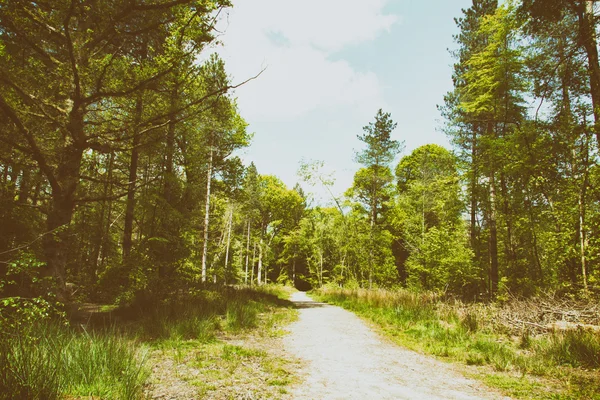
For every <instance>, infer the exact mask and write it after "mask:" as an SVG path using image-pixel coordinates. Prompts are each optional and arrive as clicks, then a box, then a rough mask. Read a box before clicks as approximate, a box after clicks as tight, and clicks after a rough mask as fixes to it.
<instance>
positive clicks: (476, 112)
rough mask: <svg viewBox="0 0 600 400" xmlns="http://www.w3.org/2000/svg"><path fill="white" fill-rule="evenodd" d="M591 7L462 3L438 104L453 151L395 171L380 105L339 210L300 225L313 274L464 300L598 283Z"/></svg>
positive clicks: (423, 150)
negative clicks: (449, 83) (445, 88)
mask: <svg viewBox="0 0 600 400" xmlns="http://www.w3.org/2000/svg"><path fill="white" fill-rule="evenodd" d="M596 11H597V5H596V2H595V1H579V0H553V1H533V0H525V1H523V2H516V1H506V2H502V3H499V2H498V1H492V0H474V1H473V2H472V6H471V7H470V8H468V9H465V10H463V11H462V15H461V16H460V17H459V18H456V19H455V22H456V25H457V27H458V28H459V33H458V34H457V35H456V36H455V38H454V39H455V42H456V45H457V48H456V49H455V50H454V51H452V55H453V56H454V59H455V64H454V67H453V71H452V78H453V82H454V89H453V90H452V91H451V92H449V93H448V94H447V95H446V96H445V97H444V102H443V104H442V105H440V106H439V110H440V112H441V114H442V115H443V117H444V119H445V125H444V130H445V132H446V133H447V135H448V137H449V138H450V139H451V141H452V144H453V147H454V149H453V150H454V151H453V152H450V151H448V150H446V149H444V148H442V147H440V146H437V145H426V146H422V147H420V148H418V149H416V150H414V151H413V152H412V153H411V154H410V155H407V156H405V157H403V158H401V160H400V162H399V163H398V164H397V165H392V160H393V159H394V156H396V155H397V153H398V150H399V146H400V143H398V142H395V141H394V140H392V139H391V135H390V133H391V131H393V130H394V129H395V128H396V124H395V123H394V122H393V121H392V120H391V116H390V115H389V114H387V113H383V112H382V111H381V110H380V111H379V113H378V114H377V116H376V118H375V122H373V123H371V124H369V125H367V126H366V127H365V128H364V131H365V133H364V134H363V135H360V136H359V139H360V140H361V141H363V142H364V144H365V148H364V149H363V150H362V151H360V152H358V153H357V154H356V160H357V161H358V162H359V163H360V164H361V166H362V168H361V169H360V170H359V171H358V172H357V173H356V175H355V177H354V183H353V185H352V187H351V188H350V189H349V190H348V191H347V192H346V193H345V196H344V199H341V200H342V202H345V203H344V205H343V207H341V208H337V207H336V208H329V209H314V210H311V211H310V212H309V217H308V218H310V220H311V223H310V224H309V223H305V225H302V226H301V227H300V228H299V229H300V231H301V234H300V237H303V238H304V240H305V242H307V243H311V244H312V245H311V246H307V247H306V248H307V249H309V248H310V249H309V250H306V251H307V253H306V254H305V257H304V259H306V260H308V261H307V262H308V266H309V270H310V271H311V274H310V275H311V276H313V281H315V282H317V283H318V284H322V283H323V282H324V281H325V282H336V283H338V284H344V285H349V284H350V285H357V286H369V287H372V286H373V285H377V286H394V285H402V286H405V287H412V288H415V289H425V290H445V291H449V292H451V293H454V294H458V295H462V296H465V297H468V298H494V297H497V296H500V297H502V298H506V296H508V295H509V294H512V295H523V296H530V295H534V294H536V293H539V292H540V291H544V290H554V291H559V292H561V293H578V292H584V293H589V291H591V290H594V289H596V288H597V282H598V277H599V271H598V257H597V253H598V245H599V242H598V239H599V233H600V232H599V231H598V227H599V219H598V218H599V217H600V214H599V213H598V212H599V209H598V199H599V193H600V192H599V188H598V182H599V181H598V177H599V175H598V172H599V170H598V156H597V154H598V142H599V138H600V128H599V124H600V111H599V108H598V107H599V104H600V92H598V89H599V88H600V67H599V61H598V53H597V45H598V43H597V40H596V30H597V23H598V18H597V15H596ZM405 134H410V132H405ZM394 173H395V174H394ZM317 181H318V180H317ZM321 182H323V180H322V179H321Z"/></svg>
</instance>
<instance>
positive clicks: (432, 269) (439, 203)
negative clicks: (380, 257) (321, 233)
mask: <svg viewBox="0 0 600 400" xmlns="http://www.w3.org/2000/svg"><path fill="white" fill-rule="evenodd" d="M396 178H397V183H398V198H397V200H396V202H395V204H394V208H393V211H391V212H390V213H391V216H390V218H389V219H390V225H392V226H393V227H394V229H393V232H397V235H398V239H399V240H400V241H401V243H402V244H403V246H404V247H405V249H406V251H407V256H406V261H405V264H404V266H403V267H404V270H405V271H406V272H405V273H406V275H407V278H406V280H407V283H408V284H409V285H410V286H413V287H417V288H421V289H427V290H431V289H436V290H442V289H444V288H445V287H447V288H448V289H449V290H451V291H452V292H453V293H460V294H461V295H463V296H465V297H473V296H475V295H477V294H478V293H479V290H480V289H481V288H480V285H479V279H478V276H477V273H476V270H475V269H474V268H473V262H472V258H473V254H472V252H471V250H470V249H469V248H468V246H467V243H466V240H465V239H466V237H467V235H466V230H465V225H464V223H463V220H462V211H463V207H464V206H463V202H462V201H461V198H460V186H459V175H458V170H457V160H456V157H455V156H454V155H453V154H452V153H450V152H449V151H448V150H446V149H444V148H443V147H441V146H437V145H425V146H421V147H419V148H417V149H416V150H414V151H413V152H412V153H411V154H410V155H408V156H406V157H403V158H402V159H401V160H400V163H399V164H398V166H397V167H396Z"/></svg>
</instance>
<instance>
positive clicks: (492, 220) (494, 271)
mask: <svg viewBox="0 0 600 400" xmlns="http://www.w3.org/2000/svg"><path fill="white" fill-rule="evenodd" d="M488 222H489V229H490V239H489V251H490V291H491V295H492V297H495V296H496V293H497V292H498V282H499V273H498V232H497V228H496V180H495V174H494V172H492V173H491V174H490V210H489V221H488Z"/></svg>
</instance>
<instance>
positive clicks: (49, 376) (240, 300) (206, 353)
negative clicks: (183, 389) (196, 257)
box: [0, 286, 295, 400]
mask: <svg viewBox="0 0 600 400" xmlns="http://www.w3.org/2000/svg"><path fill="white" fill-rule="evenodd" d="M286 296H287V292H286V289H284V288H281V287H270V286H269V287H264V288H255V289H250V288H232V287H216V286H215V287H208V288H203V289H196V290H192V291H187V292H186V293H185V294H179V295H177V296H172V297H171V298H170V299H169V300H168V301H157V300H151V301H149V300H143V299H141V300H139V301H137V302H134V303H133V304H131V305H130V306H128V307H126V308H119V309H115V308H114V307H100V308H99V313H101V314H103V313H110V315H111V317H110V318H104V317H102V318H89V320H88V323H87V325H83V327H81V326H79V325H77V324H74V325H73V326H69V325H68V324H67V323H65V320H60V319H58V320H57V319H55V318H50V317H45V315H46V313H45V312H37V311H36V312H32V313H30V314H31V315H35V316H36V317H35V318H30V319H31V321H29V320H30V319H27V321H28V322H26V323H19V324H15V323H14V321H16V319H15V318H12V319H11V318H4V315H3V313H2V312H3V310H2V309H0V400H4V399H21V398H22V399H49V400H52V399H65V398H67V399H69V398H91V397H93V398H102V399H141V398H144V397H145V396H147V395H148V393H146V392H145V390H146V388H147V387H148V384H149V383H152V382H154V383H156V380H157V379H158V380H160V379H162V378H164V377H161V376H152V375H151V372H150V368H149V366H150V365H154V363H155V362H157V361H161V360H162V361H167V362H168V363H167V364H168V365H175V368H174V370H173V368H171V369H169V368H165V369H164V370H163V371H161V372H162V373H164V374H165V375H169V374H171V373H174V375H173V376H167V377H166V378H168V379H178V380H185V381H189V384H190V385H191V386H194V387H196V388H199V390H198V392H199V393H202V392H204V393H206V392H208V391H211V390H220V388H221V389H222V387H223V385H222V384H218V382H221V381H224V380H225V381H230V382H235V381H236V379H240V378H239V377H240V376H241V374H246V375H247V376H248V377H249V378H248V379H250V378H252V377H254V376H255V375H256V373H257V371H259V372H260V373H261V374H263V376H264V380H265V382H268V385H269V386H274V387H277V390H276V393H280V391H281V387H284V386H285V385H286V384H288V383H289V382H290V380H289V379H288V376H289V375H290V374H289V373H288V372H287V369H286V368H287V367H286V361H285V360H283V359H280V358H278V357H275V356H272V355H269V354H268V352H267V351H264V350H260V349H255V348H253V347H248V346H241V345H232V344H229V343H228V341H229V340H232V339H236V338H237V339H239V338H242V337H245V336H248V337H254V336H256V337H265V338H270V337H276V336H279V335H280V334H281V332H282V327H283V326H284V325H285V324H287V323H288V322H290V321H291V320H293V318H294V316H295V311H294V310H293V309H292V308H291V303H290V302H288V301H286V300H284V298H285V297H286ZM9 311H10V310H9ZM95 320H97V321H100V322H99V323H97V324H95V323H94V321H95ZM106 321H111V322H110V324H109V325H108V326H105V324H106ZM149 360H150V361H149ZM202 362H204V363H205V364H204V367H202V368H200V367H199V364H198V363H202ZM248 363H250V364H249V365H252V368H251V369H248V368H246V365H247V364H248ZM190 370H194V375H193V376H192V377H190V376H189V375H188V374H187V372H189V371H190ZM224 371H225V372H226V373H225V372H224ZM211 374H212V375H211ZM212 381H215V382H217V383H216V384H213V383H212ZM271 383H272V385H271ZM211 388H212V389H211ZM249 390H250V389H249ZM261 390H262V388H261ZM276 393H275V394H276ZM268 397H273V396H268ZM275 397H276V396H275Z"/></svg>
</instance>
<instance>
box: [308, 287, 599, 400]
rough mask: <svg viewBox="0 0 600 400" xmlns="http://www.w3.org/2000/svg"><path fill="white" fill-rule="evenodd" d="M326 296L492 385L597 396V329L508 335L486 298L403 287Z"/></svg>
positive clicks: (545, 395)
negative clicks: (482, 301) (455, 297)
mask: <svg viewBox="0 0 600 400" xmlns="http://www.w3.org/2000/svg"><path fill="white" fill-rule="evenodd" d="M315 295H316V297H318V298H319V300H321V301H327V302H330V303H333V304H337V305H340V306H342V307H344V308H346V309H349V310H351V311H354V312H356V313H357V314H359V315H361V316H363V317H366V318H368V319H370V320H372V321H373V322H375V323H376V324H377V325H378V326H379V327H381V329H382V330H383V331H384V332H385V333H387V334H388V335H389V336H391V337H392V338H394V340H396V341H397V342H399V343H400V344H402V345H404V346H406V347H408V348H411V349H413V350H417V351H420V352H423V353H427V354H432V355H435V356H438V357H441V358H445V359H447V360H450V361H454V362H458V363H461V364H465V365H469V366H474V367H478V368H479V369H481V370H482V371H485V373H483V374H482V375H480V376H479V378H481V379H482V380H484V381H485V382H486V383H488V384H489V385H491V386H493V387H496V388H499V389H501V390H503V391H504V392H505V393H506V394H509V395H511V396H514V397H516V398H522V399H600V378H599V377H598V372H599V371H598V369H600V334H598V333H597V332H591V331H586V330H581V329H580V330H571V331H565V332H552V333H549V334H546V335H538V336H533V335H531V334H529V333H528V332H527V331H524V333H523V334H522V335H521V336H520V337H514V336H512V335H510V332H507V331H506V330H505V329H503V327H502V326H501V325H500V324H498V323H497V321H496V320H495V314H494V309H493V308H490V307H486V306H483V305H478V304H472V305H465V304H463V303H458V302H445V301H443V299H441V298H439V297H438V296H436V295H435V294H432V293H413V292H409V291H405V290H400V291H394V292H392V291H384V290H373V291H368V290H344V289H322V290H319V291H316V292H315Z"/></svg>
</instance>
